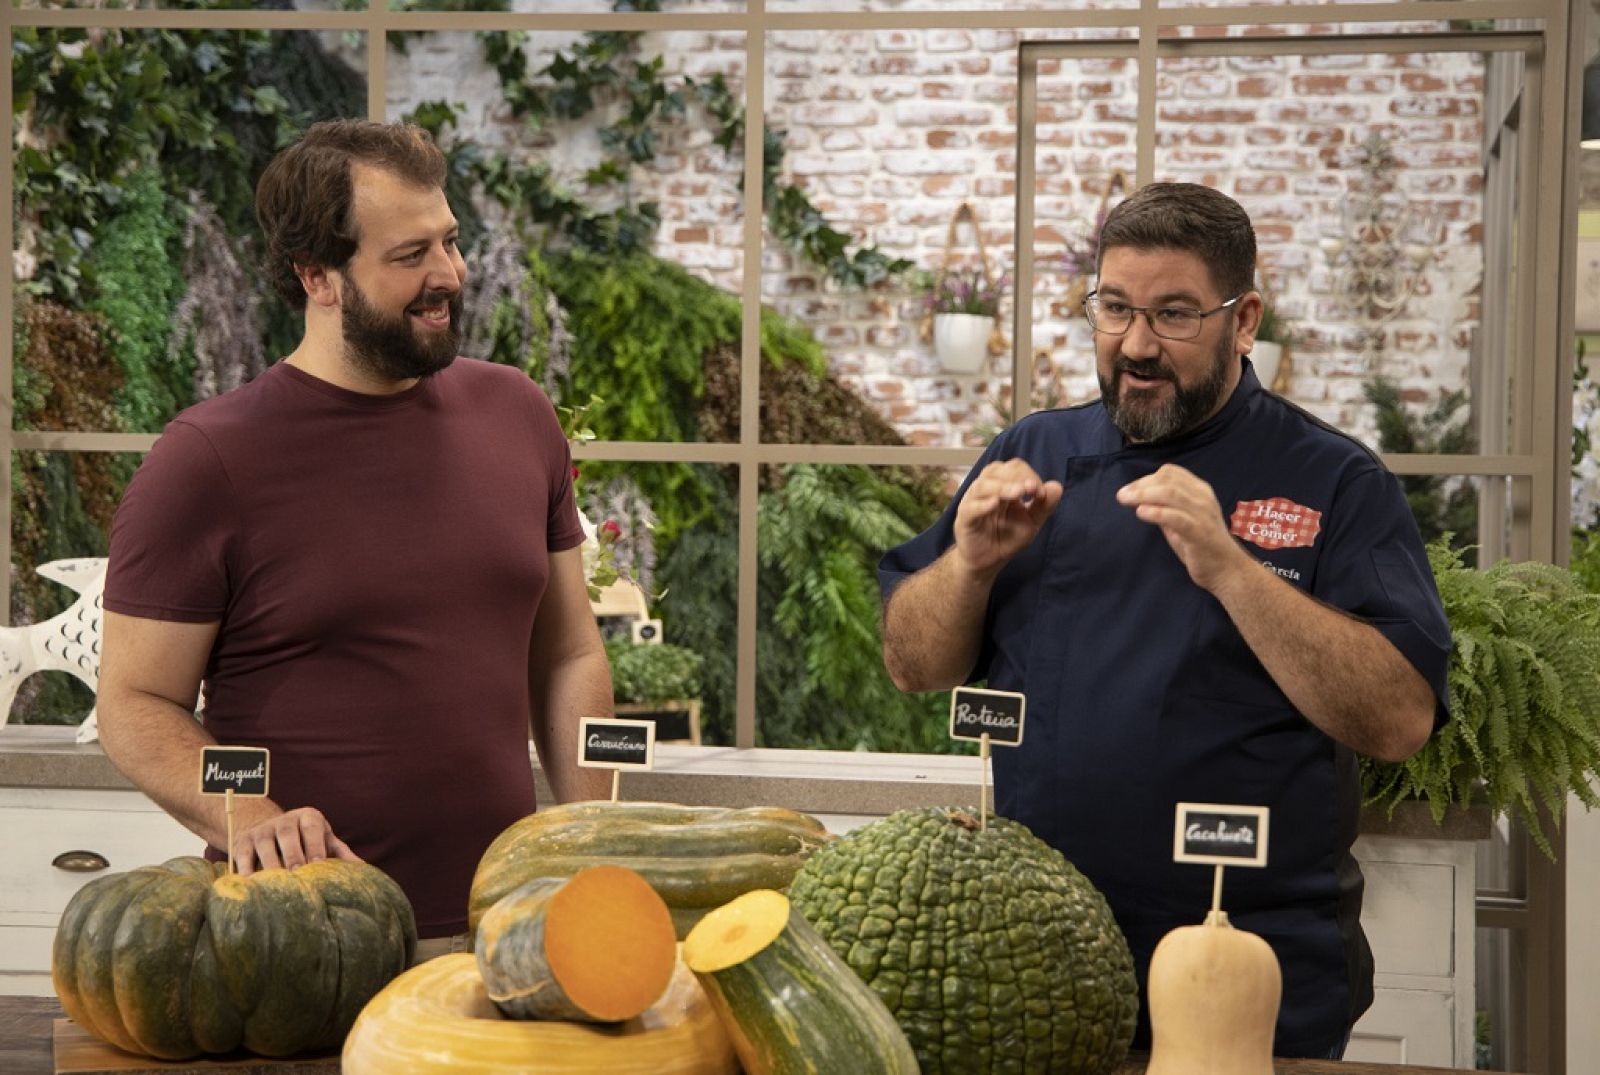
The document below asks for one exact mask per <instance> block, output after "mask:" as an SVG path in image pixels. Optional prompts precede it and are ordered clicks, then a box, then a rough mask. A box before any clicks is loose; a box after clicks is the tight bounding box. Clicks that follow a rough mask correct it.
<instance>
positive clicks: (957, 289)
mask: <svg viewBox="0 0 1600 1075" xmlns="http://www.w3.org/2000/svg"><path fill="white" fill-rule="evenodd" d="M963 221H964V222H966V223H967V224H968V225H970V226H971V228H972V234H973V239H974V241H975V243H976V245H977V249H978V264H977V266H976V267H969V268H957V267H954V266H953V265H952V262H953V260H954V253H955V242H956V230H957V228H959V227H960V225H961V224H962V222H963ZM925 281H926V282H925V283H924V285H923V286H925V287H926V288H927V294H926V295H925V296H924V299H923V308H924V310H925V311H926V312H925V314H924V316H923V318H922V326H921V333H920V334H921V336H922V339H923V340H924V341H926V342H928V343H931V344H933V353H934V354H935V355H936V356H937V357H938V359H939V364H940V365H941V366H942V367H944V370H945V372H946V373H955V374H971V373H981V372H983V370H984V367H985V365H986V364H987V359H988V356H989V355H1003V354H1005V353H1006V350H1007V349H1008V348H1009V346H1010V345H1009V344H1008V343H1007V342H1006V337H1005V333H1004V332H1002V331H1000V329H999V327H998V326H999V320H1000V300H1001V297H1002V296H1003V295H1004V294H1005V289H1006V278H1005V277H1004V276H1001V277H1000V279H999V280H996V279H995V278H994V277H993V276H992V275H990V272H989V258H988V255H987V253H986V252H985V251H984V248H983V234H982V232H981V231H980V230H979V228H978V220H977V217H976V215H975V214H974V213H973V211H972V206H971V205H969V204H968V203H966V202H962V203H961V205H960V206H958V207H957V208H956V213H955V216H954V217H953V218H951V221H950V232H949V234H948V235H947V236H946V237H945V249H944V259H943V261H942V262H941V263H940V265H939V270H938V272H936V273H934V274H932V276H931V277H925Z"/></svg>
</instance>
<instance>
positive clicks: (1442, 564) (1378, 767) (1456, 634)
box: [1362, 535, 1600, 855]
mask: <svg viewBox="0 0 1600 1075" xmlns="http://www.w3.org/2000/svg"><path fill="white" fill-rule="evenodd" d="M1447 539H1448V535H1446V537H1444V538H1440V539H1439V540H1437V541H1435V542H1434V543H1433V544H1431V545H1430V546H1429V548H1428V555H1429V559H1430V561H1431V563H1432V566H1433V573H1434V578H1435V580H1436V581H1437V583H1438V586H1439V595H1440V597H1441V598H1442V599H1443V601H1444V608H1445V613H1446V615H1447V616H1448V617H1449V620H1450V630H1451V636H1452V638H1453V641H1454V649H1453V650H1452V652H1451V654H1450V696H1451V716H1450V720H1449V721H1448V722H1447V723H1446V724H1445V726H1444V727H1443V728H1441V729H1440V730H1439V731H1438V732H1437V733H1435V734H1434V736H1433V738H1432V739H1430V740H1429V741H1428V743H1427V745H1426V746H1424V747H1423V748H1422V750H1421V751H1419V752H1418V753H1417V754H1416V755H1415V756H1413V757H1412V758H1411V759H1410V760H1408V761H1406V762H1404V763H1402V764H1399V765H1389V764H1383V763H1379V762H1375V761H1372V760H1370V759H1363V760H1362V778H1363V782H1364V786H1365V792H1366V795H1367V799H1368V801H1369V802H1375V803H1378V804H1381V805H1385V806H1388V807H1389V808H1390V809H1391V810H1392V809H1393V808H1394V806H1395V804H1397V803H1399V802H1400V801H1402V800H1404V799H1409V798H1422V799H1426V800H1427V801H1428V803H1429V806H1430V807H1431V808H1432V810H1433V815H1434V818H1435V819H1436V820H1437V819H1441V818H1443V817H1444V814H1445V810H1446V809H1447V808H1448V807H1449V806H1450V805H1451V804H1453V803H1458V804H1462V805H1467V804H1470V803H1474V802H1486V803H1487V804H1488V805H1489V806H1490V808H1491V809H1493V810H1495V811H1497V812H1500V811H1505V812H1510V813H1514V814H1516V815H1517V816H1518V817H1520V818H1521V819H1522V820H1523V821H1524V822H1525V823H1526V824H1527V826H1528V830H1529V832H1530V834H1531V835H1532V837H1533V840H1534V842H1535V843H1536V844H1537V845H1538V846H1539V848H1540V849H1541V850H1543V851H1544V852H1545V854H1547V855H1553V852H1552V849H1551V845H1550V842H1549V839H1548V836H1547V834H1546V833H1545V831H1544V828H1543V817H1544V816H1545V815H1548V816H1549V817H1551V818H1560V817H1561V815H1562V813H1563V811H1564V809H1565V807H1566V801H1567V794H1568V793H1569V792H1570V793H1572V794H1575V795H1577V796H1578V798H1579V799H1580V800H1582V801H1583V802H1585V803H1588V804H1591V805H1595V804H1600V798H1597V796H1596V795H1595V793H1594V791H1593V790H1592V789H1591V787H1590V780H1591V779H1592V778H1594V777H1595V776H1596V775H1600V596H1597V595H1595V594H1593V593H1590V592H1588V591H1586V590H1584V589H1583V587H1582V586H1580V585H1579V584H1578V582H1577V580H1576V579H1575V578H1574V577H1573V575H1572V574H1571V573H1570V572H1568V571H1566V570H1565V569H1563V568H1560V567H1556V566H1554V565H1551V564H1541V563H1512V562H1510V561H1501V562H1500V563H1498V564H1495V565H1494V566H1493V567H1490V568H1487V569H1485V570H1481V571H1480V570H1477V569H1475V568H1470V567H1467V566H1465V565H1464V564H1463V563H1462V555H1463V554H1462V552H1461V551H1459V550H1454V549H1451V548H1449V546H1448V541H1447Z"/></svg>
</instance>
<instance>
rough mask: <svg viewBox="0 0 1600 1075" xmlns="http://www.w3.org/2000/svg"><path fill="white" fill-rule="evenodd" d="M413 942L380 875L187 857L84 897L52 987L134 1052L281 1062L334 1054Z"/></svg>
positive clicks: (100, 885)
mask: <svg viewBox="0 0 1600 1075" xmlns="http://www.w3.org/2000/svg"><path fill="white" fill-rule="evenodd" d="M416 943H417V931H416V923H415V919H414V918H413V916H412V911H411V904H410V902H409V901H408V900H407V899H406V897H405V894H404V893H403V892H401V891H400V887H399V886H398V885H396V884H395V883H394V881H392V880H391V879H390V878H389V877H388V876H387V875H386V874H384V873H383V872H382V871H381V870H379V869H377V868H376V867H373V866H368V865H366V864H364V863H358V862H343V861H335V860H328V861H325V862H313V863H308V864H306V865H304V866H301V867H299V868H297V869H294V870H281V869H279V870H262V871H259V872H257V873H253V874H251V875H250V876H249V877H240V876H239V875H238V874H230V873H228V872H227V869H226V867H225V866H224V865H223V864H221V863H210V862H206V861H205V860H204V859H200V858H190V857H185V858H175V859H171V860H169V861H167V862H164V863H161V864H160V865H159V866H145V867H142V868H140V869H137V870H131V871H129V872H127V873H120V874H112V875H109V876H107V877H102V878H98V879H97V880H94V881H91V882H89V884H87V885H85V886H84V887H83V888H81V889H79V890H78V892H77V893H76V894H75V895H74V896H73V897H72V899H71V900H70V901H69V902H68V904H67V908H66V910H65V911H64V912H63V913H62V916H61V924H60V926H59V927H58V928H57V930H56V936H55V944H54V948H53V950H52V953H51V976H52V978H53V980H54V983H55V989H56V995H57V996H59V997H60V998H61V1006H62V1007H63V1008H64V1009H66V1013H67V1015H68V1016H70V1017H71V1018H72V1020H73V1021H74V1022H76V1023H78V1024H79V1025H80V1026H82V1027H83V1028H84V1029H85V1030H87V1031H89V1032H90V1033H91V1034H93V1035H95V1036H96V1037H98V1038H100V1039H102V1040H104V1041H107V1042H109V1043H111V1044H112V1045H115V1046H116V1047H117V1048H119V1049H122V1050H124V1051H126V1052H130V1053H137V1054H140V1055H144V1056H153V1057H157V1058H160V1059H163V1060H184V1059H188V1058H190V1057H195V1056H199V1055H201V1054H203V1053H226V1052H232V1051H234V1050H236V1049H240V1048H244V1049H247V1050H249V1051H250V1052H253V1053H259V1054H261V1055H263V1056H287V1055H289V1054H291V1053H298V1052H303V1051H306V1050H321V1049H334V1048H337V1047H338V1045H339V1043H340V1042H341V1041H343V1040H344V1036H345V1033H346V1032H347V1031H348V1030H349V1029H350V1025H351V1024H352V1023H353V1022H354V1021H355V1018H356V1015H357V1013H359V1012H360V1011H361V1007H362V1005H364V1004H365V1003H366V1002H367V1001H368V1000H369V999H370V998H371V997H372V996H373V995H374V994H375V993H377V992H378V990H379V989H381V988H382V987H383V985H384V984H385V983H386V982H388V981H389V980H390V979H391V978H393V977H394V976H395V975H397V974H399V973H400V972H401V971H402V970H404V969H405V968H406V966H407V965H409V964H410V962H411V958H412V955H413V953H414V952H415V950H416Z"/></svg>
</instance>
